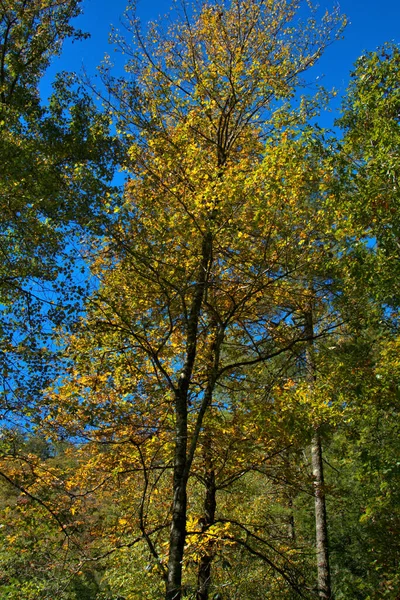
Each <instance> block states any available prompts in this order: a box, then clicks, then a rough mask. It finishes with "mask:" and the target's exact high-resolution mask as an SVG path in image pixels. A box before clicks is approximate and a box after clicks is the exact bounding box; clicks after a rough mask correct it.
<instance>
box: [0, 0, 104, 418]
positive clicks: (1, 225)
mask: <svg viewBox="0 0 400 600" xmlns="http://www.w3.org/2000/svg"><path fill="white" fill-rule="evenodd" d="M79 13H80V2H79V1H78V0H67V1H61V0H32V1H29V2H27V1H23V0H6V1H4V2H2V3H1V6H0V153H1V162H2V169H1V176H0V177H1V180H0V213H1V217H0V256H1V266H0V303H1V315H0V320H1V328H0V329H1V331H0V340H1V341H0V344H1V355H0V356H1V358H0V361H1V371H2V375H1V376H2V382H3V385H2V392H1V395H2V400H1V414H2V418H11V420H12V418H13V417H12V415H13V416H14V417H16V415H17V414H22V413H24V414H25V417H27V416H28V413H29V412H32V405H33V399H34V397H36V396H37V395H38V394H39V393H40V389H41V388H42V387H43V385H44V384H45V382H46V381H48V379H49V378H48V375H49V369H50V365H51V357H52V355H53V353H52V352H50V351H48V347H49V339H48V338H49V335H50V331H51V327H52V325H53V324H57V323H60V321H62V320H63V319H64V318H65V317H66V315H67V314H68V311H69V310H72V308H73V306H74V303H75V302H76V300H77V295H76V292H79V289H78V288H79V284H77V283H76V285H75V291H74V293H72V296H71V297H70V300H69V301H68V300H67V295H66V294H65V295H64V297H63V300H61V295H60V291H61V289H62V288H64V290H66V288H67V287H71V286H67V282H68V277H69V275H70V274H71V272H74V269H75V268H76V267H74V266H73V264H72V262H71V259H72V252H71V250H72V248H73V246H74V245H75V244H76V243H79V242H78V240H79V235H80V233H81V228H82V226H84V227H85V228H86V234H85V235H87V233H88V230H89V229H91V230H92V231H93V230H96V232H97V233H98V232H100V231H101V226H100V221H101V219H102V217H101V208H102V202H103V199H104V196H105V194H106V192H107V191H109V187H108V186H107V181H108V180H110V178H111V177H112V172H113V162H114V161H113V159H112V154H113V145H112V143H111V140H110V138H109V136H108V135H107V132H108V119H107V118H106V117H104V116H102V115H100V114H99V113H98V111H96V109H95V106H94V104H93V102H92V101H91V99H90V97H89V95H88V94H87V93H85V92H84V91H83V89H82V88H80V89H79V86H78V85H77V80H76V79H75V78H74V76H73V75H72V74H63V75H61V76H60V77H59V78H58V79H57V80H56V82H55V87H54V90H53V94H52V96H51V98H50V99H49V103H48V106H46V105H45V103H43V102H42V101H41V99H40V93H39V84H40V81H41V78H42V76H43V74H44V72H45V70H46V68H47V67H48V66H49V64H50V61H51V60H52V59H53V58H54V57H55V56H57V55H58V54H59V53H60V51H61V48H62V43H63V41H64V40H65V39H66V38H68V37H70V38H72V39H75V40H76V39H78V40H79V39H82V38H84V37H85V35H84V34H83V33H81V32H80V31H79V30H75V29H74V27H73V26H72V25H71V24H70V21H71V19H73V18H74V17H76V16H77V15H78V14H79ZM68 274H69V275H68ZM57 278H58V280H59V281H57ZM61 279H62V280H63V281H62V283H61ZM78 295H79V294H78ZM46 348H47V349H46ZM46 370H47V375H46Z"/></svg>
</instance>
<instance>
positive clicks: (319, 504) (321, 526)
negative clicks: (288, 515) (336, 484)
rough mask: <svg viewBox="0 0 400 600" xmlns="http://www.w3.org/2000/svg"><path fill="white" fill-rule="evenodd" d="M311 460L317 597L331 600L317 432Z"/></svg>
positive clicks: (320, 448)
mask: <svg viewBox="0 0 400 600" xmlns="http://www.w3.org/2000/svg"><path fill="white" fill-rule="evenodd" d="M311 460H312V471H313V477H314V499H315V534H316V550H317V578H318V596H319V598H323V599H324V600H331V598H332V590H331V576H330V569H329V548H328V527H327V519H326V502H325V488H324V469H323V462H322V446H321V437H320V435H319V432H318V430H317V431H316V432H315V435H314V437H313V439H312V443H311Z"/></svg>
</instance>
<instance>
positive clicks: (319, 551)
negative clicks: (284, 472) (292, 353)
mask: <svg viewBox="0 0 400 600" xmlns="http://www.w3.org/2000/svg"><path fill="white" fill-rule="evenodd" d="M305 325H306V335H307V336H309V338H310V339H309V342H308V348H307V356H306V361H307V378H308V381H309V384H310V391H311V393H312V391H313V386H314V383H315V380H316V377H317V374H316V368H315V359H314V341H313V336H314V323H313V311H312V308H311V307H310V309H309V311H308V312H307V313H306V315H305ZM311 462H312V472H313V479H314V506H315V536H316V540H315V542H316V555H317V585H318V597H319V598H322V599H323V600H331V599H332V598H333V596H332V590H331V577H330V568H329V547H328V527H327V517H326V500H325V487H324V469H323V461H322V445H321V436H320V433H319V429H318V428H317V429H316V430H315V433H314V436H313V439H312V442H311Z"/></svg>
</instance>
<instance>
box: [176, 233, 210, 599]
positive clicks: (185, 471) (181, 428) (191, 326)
mask: <svg viewBox="0 0 400 600" xmlns="http://www.w3.org/2000/svg"><path fill="white" fill-rule="evenodd" d="M211 259H212V238H211V233H206V234H205V236H204V240H203V244H202V253H201V263H200V265H199V273H198V277H197V283H196V287H195V291H194V295H193V300H192V305H191V309H190V314H189V318H188V322H187V330H186V331H187V333H186V340H187V341H186V348H187V350H186V360H185V364H184V367H183V369H182V372H181V374H180V377H179V382H178V386H177V388H176V390H175V419H176V425H175V456H174V478H173V502H172V522H171V529H170V538H169V557H168V573H167V582H166V593H165V600H180V599H181V597H182V561H183V550H184V547H185V539H186V516H187V481H188V477H189V471H190V466H191V464H190V463H191V460H192V457H191V458H188V454H187V445H188V393H189V386H190V383H191V378H192V373H193V368H194V363H195V358H196V351H197V335H198V324H199V318H200V313H201V308H202V303H203V298H204V294H205V290H206V286H207V280H208V272H209V267H210V262H211Z"/></svg>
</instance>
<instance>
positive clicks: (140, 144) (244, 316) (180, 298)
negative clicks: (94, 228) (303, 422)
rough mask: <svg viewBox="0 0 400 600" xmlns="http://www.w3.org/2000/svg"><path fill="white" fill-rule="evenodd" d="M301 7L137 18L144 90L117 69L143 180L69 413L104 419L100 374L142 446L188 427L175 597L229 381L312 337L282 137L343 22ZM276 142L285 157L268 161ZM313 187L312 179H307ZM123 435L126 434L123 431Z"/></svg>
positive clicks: (92, 326)
mask: <svg viewBox="0 0 400 600" xmlns="http://www.w3.org/2000/svg"><path fill="white" fill-rule="evenodd" d="M296 11H297V3H296V2H291V3H289V4H288V3H286V2H285V3H283V2H282V3H280V2H268V3H264V2H253V1H251V2H250V1H249V2H247V1H245V2H233V3H232V4H231V5H230V6H229V7H225V6H224V5H220V4H216V5H215V6H208V5H200V6H199V7H198V8H197V7H194V8H193V11H192V12H191V11H189V9H186V8H185V7H184V8H183V13H182V14H181V16H180V20H179V21H178V22H174V23H173V26H172V27H171V28H170V29H169V30H168V31H166V32H162V30H161V29H160V28H157V27H156V26H154V27H152V28H151V30H150V32H149V35H148V37H147V38H146V39H145V38H144V37H143V36H142V34H141V32H140V30H139V28H138V26H137V23H136V21H135V20H134V18H132V20H131V22H130V26H131V29H132V32H133V34H134V37H135V39H136V44H137V46H136V48H134V49H133V50H132V49H130V48H129V44H128V43H127V42H125V41H124V40H120V43H121V47H122V49H123V51H124V52H125V53H127V54H128V55H129V63H128V65H127V70H128V72H129V73H130V74H131V75H132V77H133V78H134V80H133V83H132V82H131V81H130V80H129V79H122V80H117V81H113V80H112V78H110V76H109V75H107V74H106V75H105V81H106V83H107V85H108V89H109V91H110V92H111V93H112V94H114V96H115V97H116V98H117V99H118V100H119V101H120V110H119V112H118V113H117V114H118V118H119V124H118V128H119V131H120V132H121V135H122V136H124V139H125V143H126V145H127V146H128V154H129V161H127V164H126V168H127V170H128V171H129V172H130V173H131V177H130V180H129V182H128V183H127V185H126V193H125V204H124V207H123V208H122V209H121V211H120V213H119V216H120V218H119V219H118V221H117V222H116V224H115V227H114V232H113V236H112V237H110V239H109V242H108V244H107V247H106V251H105V252H101V253H99V258H98V260H97V261H96V262H95V263H94V264H93V267H92V268H93V272H94V273H95V274H96V276H97V277H99V278H100V279H101V285H100V288H99V290H98V292H97V293H96V294H95V295H94V296H93V297H92V299H91V301H90V303H89V304H88V306H87V311H88V314H87V317H86V318H85V319H84V320H83V322H82V327H81V333H80V334H76V336H74V337H73V338H71V339H70V340H69V344H70V352H71V353H72V354H73V355H74V356H75V357H77V355H78V353H79V352H80V353H81V357H82V358H81V364H79V365H78V366H79V369H81V368H82V369H83V371H82V373H81V374H80V373H79V371H78V372H76V371H71V373H72V372H73V373H74V375H73V379H74V384H73V386H72V387H73V388H74V391H73V392H72V394H71V393H70V392H69V393H68V399H67V398H66V401H65V407H66V412H67V414H68V419H72V420H73V412H74V411H77V413H79V415H82V413H84V412H87V413H88V415H89V413H90V409H89V408H88V407H89V406H91V405H92V403H93V400H92V398H93V396H92V394H93V387H92V385H93V384H92V383H90V382H93V381H94V379H95V378H96V374H97V376H98V377H99V379H97V381H98V385H99V386H100V387H99V388H98V389H99V390H104V392H101V393H105V390H107V392H106V395H105V396H104V404H103V406H102V409H104V411H105V412H106V411H107V410H108V409H110V410H114V409H113V408H112V407H113V406H114V402H116V406H118V408H115V410H117V412H118V413H119V414H121V413H123V408H122V405H121V402H122V398H121V399H118V395H117V397H116V393H115V391H116V390H117V389H121V390H122V389H123V388H125V389H126V390H127V391H126V392H125V394H126V396H125V402H127V403H128V407H127V410H126V413H125V414H126V416H125V419H126V418H127V417H128V418H127V420H130V421H131V423H132V422H133V421H135V420H138V421H139V422H141V423H142V426H141V428H140V429H139V431H141V436H142V441H143V442H144V440H145V439H148V440H150V439H152V438H154V437H155V438H157V436H158V435H160V431H162V432H163V431H165V425H163V424H166V423H168V427H169V428H170V427H172V428H173V431H171V430H170V429H168V430H167V431H168V434H169V441H168V442H167V444H168V445H169V448H172V449H173V483H172V488H173V493H172V497H171V501H172V523H171V531H170V539H169V554H168V568H167V571H166V598H167V599H169V600H171V599H172V598H175V599H177V598H180V597H181V594H182V564H183V563H182V561H183V558H184V556H183V555H184V546H185V539H186V522H187V489H188V480H189V476H190V474H191V471H192V467H193V460H194V458H195V455H196V452H197V448H198V444H199V439H200V435H201V432H202V429H203V420H204V416H205V414H206V413H207V411H208V410H209V408H210V406H211V405H212V403H213V402H215V401H216V400H215V398H216V394H217V392H218V393H219V390H221V392H222V390H223V382H224V381H229V380H230V379H233V380H234V379H235V378H238V379H240V378H246V377H247V376H249V373H250V372H251V369H252V368H253V367H255V366H257V365H260V364H263V363H266V362H267V361H268V360H270V359H271V358H272V357H274V356H276V355H279V354H282V353H284V352H286V351H288V350H290V349H292V348H293V347H294V346H295V345H296V343H298V341H299V340H300V339H304V334H303V332H302V331H299V329H298V328H296V327H294V326H292V323H291V308H289V307H290V302H289V300H288V297H289V296H290V293H291V290H290V279H291V277H293V278H294V277H295V273H297V272H298V271H299V270H301V268H302V266H303V264H304V261H305V260H306V258H305V256H306V250H302V233H301V230H302V228H303V229H304V228H306V229H307V227H310V225H306V223H307V218H308V217H309V213H307V210H306V209H304V211H302V208H300V207H299V206H298V203H297V192H298V188H296V185H294V187H293V189H292V191H291V194H290V195H289V197H286V198H284V199H283V198H282V197H281V196H280V194H279V185H280V182H281V180H280V179H278V177H275V173H276V171H277V165H279V169H278V172H279V173H281V172H282V170H283V164H284V163H285V160H286V158H287V157H286V156H285V155H284V153H283V151H282V154H280V152H281V147H280V145H279V144H280V142H281V139H280V138H281V131H282V130H284V129H285V128H288V127H289V125H292V126H294V125H295V124H296V123H298V124H301V123H303V122H304V119H305V118H306V117H307V116H308V114H309V111H312V109H313V101H310V102H307V100H306V99H304V100H303V102H302V103H301V106H300V108H299V110H298V111H297V112H296V111H295V110H292V111H290V110H289V107H288V106H287V105H288V104H289V103H290V100H291V99H292V97H293V94H294V91H295V89H296V87H297V85H299V84H300V83H301V81H300V74H301V73H302V72H303V71H305V70H306V69H307V68H309V67H310V66H311V65H312V64H314V62H315V61H316V60H317V58H318V57H319V56H320V54H321V52H322V51H323V49H324V47H325V46H326V45H327V44H328V43H330V41H331V40H332V39H333V38H335V37H336V36H337V35H338V33H339V32H340V29H341V19H340V17H339V16H338V15H337V14H334V15H332V16H330V15H328V14H326V15H325V17H324V18H323V25H321V27H320V28H318V27H316V25H315V22H314V21H313V20H312V19H311V20H310V21H309V22H308V23H307V24H304V23H303V24H302V25H301V35H300V33H299V31H300V29H299V28H300V22H299V17H297V15H296ZM189 13H190V15H191V16H189ZM128 27H129V23H128ZM274 132H275V133H274ZM273 133H274V135H273ZM288 135H289V136H290V132H289V133H288ZM284 140H285V136H282V144H283V147H284ZM266 142H267V146H266V147H267V150H268V151H269V149H271V154H272V156H274V160H273V161H270V162H269V161H265V162H263V159H262V156H263V152H264V149H265V143H266ZM274 169H275V171H274ZM283 177H284V175H283ZM301 179H302V171H301V170H300V173H299V177H298V179H297V180H296V177H295V176H294V177H293V181H294V183H297V185H298V186H301ZM275 192H276V193H275ZM285 202H286V204H285ZM289 265H290V274H289ZM89 356H90V357H91V358H89ZM112 364H115V365H120V367H119V369H118V371H116V369H115V367H114V368H112V367H111V365H112ZM127 365H129V372H128V370H127ZM85 381H86V383H87V384H88V385H86V384H85ZM103 382H104V383H103ZM67 388H69V389H71V385H70V383H66V389H67ZM108 394H109V396H108ZM71 396H72V401H71ZM107 398H108V400H107ZM86 403H87V405H86V408H85V404H86ZM102 409H100V408H99V412H101V411H102ZM123 418H124V417H123V416H122V417H121V419H123ZM88 419H89V420H86V427H87V428H88V429H87V431H88V433H89V430H90V425H89V423H90V417H89V416H88ZM66 420H67V417H66V418H64V422H65V421H66ZM107 421H108V423H110V418H109V417H108V418H107ZM84 424H85V423H84ZM81 426H82V423H81ZM122 431H124V427H123V428H122ZM103 432H104V433H103V435H105V432H106V430H103ZM125 432H126V429H125ZM98 435H101V434H100V433H99V434H98ZM109 435H110V436H111V437H110V438H109V439H110V440H112V439H120V438H119V437H118V436H119V435H122V436H123V437H125V436H126V435H127V433H123V434H121V433H119V432H118V428H117V427H116V426H115V427H112V426H111V429H110V430H109ZM162 435H165V434H164V433H162ZM114 436H116V438H114ZM123 437H122V439H123ZM125 439H126V438H125ZM150 537H151V536H150V535H148V538H149V539H148V541H149V542H151V540H150ZM149 548H150V550H151V552H152V553H154V551H155V547H154V544H152V543H149Z"/></svg>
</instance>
